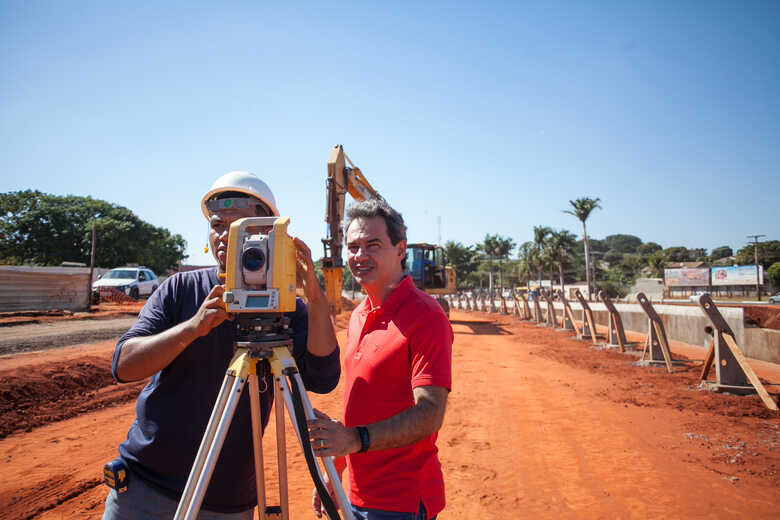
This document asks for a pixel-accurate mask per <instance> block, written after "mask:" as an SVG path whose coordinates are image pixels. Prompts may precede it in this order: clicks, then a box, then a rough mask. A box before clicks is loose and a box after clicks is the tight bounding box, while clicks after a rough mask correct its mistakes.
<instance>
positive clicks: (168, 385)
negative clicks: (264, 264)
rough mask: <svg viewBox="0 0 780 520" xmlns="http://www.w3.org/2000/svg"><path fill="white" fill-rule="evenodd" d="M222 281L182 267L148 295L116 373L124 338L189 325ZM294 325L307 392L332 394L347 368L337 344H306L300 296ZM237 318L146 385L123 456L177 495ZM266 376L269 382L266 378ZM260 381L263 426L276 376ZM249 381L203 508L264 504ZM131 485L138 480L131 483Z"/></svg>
mask: <svg viewBox="0 0 780 520" xmlns="http://www.w3.org/2000/svg"><path fill="white" fill-rule="evenodd" d="M217 284H218V281H217V270H216V267H214V268H211V269H200V270H197V271H189V272H185V273H178V274H176V275H174V276H172V277H170V278H168V279H167V280H165V282H163V284H162V285H161V286H160V287H159V288H158V289H157V290H156V291H155V292H154V293H153V294H152V295H151V296H150V297H149V300H148V301H147V302H146V305H144V308H143V309H142V310H141V312H140V314H139V315H138V321H136V322H135V324H134V325H133V326H132V327H131V328H130V330H129V331H127V332H126V333H125V334H124V335H123V336H122V337H121V338H120V339H119V342H118V343H117V346H116V350H115V351H114V359H113V362H112V365H111V371H112V373H113V374H114V378H115V379H117V381H119V378H118V377H117V373H116V364H117V359H119V355H120V352H121V350H122V345H123V344H124V342H125V341H126V340H127V339H129V338H132V337H136V336H150V335H153V334H158V333H160V332H163V331H165V330H167V329H169V328H170V327H173V326H174V325H177V324H179V323H182V322H184V321H186V320H188V319H189V318H191V317H192V316H194V315H195V313H196V312H197V311H198V308H199V307H200V305H201V304H202V303H203V301H204V300H205V299H206V296H207V295H208V293H209V291H211V289H212V287H214V286H215V285H217ZM288 316H290V318H291V324H290V328H291V329H292V330H293V334H292V339H293V357H294V358H295V362H296V364H297V365H298V370H299V372H300V374H301V378H302V379H303V382H304V385H305V386H306V389H307V390H310V391H312V392H316V393H327V392H330V391H331V390H333V389H334V388H335V387H336V385H337V384H338V380H339V376H340V374H341V367H340V364H339V353H338V349H336V351H335V352H333V353H332V354H330V355H328V356H324V357H319V356H315V355H314V354H311V353H310V352H309V351H308V350H307V348H306V340H307V328H308V327H307V324H308V321H307V320H308V318H307V311H306V306H305V305H304V303H303V301H301V300H300V299H298V300H297V302H296V309H295V312H293V313H289V314H288ZM234 330H235V322H231V321H225V322H223V323H222V324H221V325H219V326H218V327H215V328H214V329H212V330H211V332H210V333H209V334H207V335H206V336H202V337H200V338H198V339H196V340H195V341H193V342H192V343H191V344H190V345H189V346H188V347H187V348H185V349H184V350H183V351H182V352H181V353H180V354H179V355H178V356H177V357H176V359H174V360H173V361H172V362H171V363H170V364H169V365H168V366H167V367H165V368H164V369H163V370H161V371H160V372H157V373H156V374H154V375H153V376H152V378H151V380H150V381H149V384H148V385H146V387H145V388H144V389H143V390H142V391H141V393H140V395H139V396H138V402H137V404H136V420H135V421H134V422H133V424H132V426H130V431H129V432H128V433H127V439H126V440H125V441H124V442H123V443H122V444H120V445H119V454H120V455H121V457H122V458H123V459H124V460H125V461H126V462H127V464H128V466H129V467H130V470H131V471H132V472H133V474H134V476H138V477H139V478H142V479H143V480H144V481H146V482H148V483H149V484H150V485H151V486H153V487H155V488H156V489H158V490H160V491H161V492H162V493H164V494H166V495H168V496H169V497H171V498H172V499H174V500H177V501H178V500H179V498H180V496H181V492H182V491H183V490H184V486H185V485H186V483H187V477H188V476H189V472H190V469H191V467H192V464H193V462H194V461H195V456H196V454H197V452H198V447H199V446H200V442H201V439H202V438H203V434H204V432H205V429H206V425H207V423H208V421H209V417H210V416H211V411H212V409H213V407H214V403H215V401H216V399H217V394H218V393H219V389H220V387H221V386H222V381H223V379H224V377H225V372H226V371H227V367H228V364H229V362H230V359H231V358H232V356H233V332H234ZM266 382H267V384H266ZM266 382H264V381H263V380H261V381H260V390H261V391H263V390H264V389H266V388H267V390H266V391H264V392H262V393H261V394H260V408H261V413H262V423H263V429H265V426H266V424H267V423H268V417H269V414H270V411H271V405H272V404H273V382H272V381H271V378H270V377H268V378H267V379H266ZM248 392H249V386H248V385H247V386H246V388H245V389H244V392H243V393H242V395H241V398H240V400H239V404H238V408H237V409H236V412H235V415H234V416H233V420H232V422H231V426H230V428H229V430H228V434H227V437H226V438H225V443H224V445H223V447H222V451H221V453H220V456H219V460H218V461H217V464H216V467H215V468H214V473H213V475H212V477H211V480H210V483H209V487H208V490H207V492H206V495H205V497H204V500H203V506H202V507H203V508H204V509H207V510H211V511H217V512H225V513H231V512H238V511H245V510H247V509H250V508H251V507H253V506H255V505H256V504H257V492H256V489H255V468H254V457H253V445H252V422H251V415H250V406H249V396H248V395H247V394H248ZM130 485H132V483H130Z"/></svg>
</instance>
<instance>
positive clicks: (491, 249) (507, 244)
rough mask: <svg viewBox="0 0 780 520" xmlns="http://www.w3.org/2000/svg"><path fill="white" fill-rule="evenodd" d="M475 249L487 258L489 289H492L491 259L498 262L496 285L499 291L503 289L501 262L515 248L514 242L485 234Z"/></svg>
mask: <svg viewBox="0 0 780 520" xmlns="http://www.w3.org/2000/svg"><path fill="white" fill-rule="evenodd" d="M476 247H477V249H478V250H479V251H482V252H483V253H484V254H485V255H486V256H487V257H488V262H489V264H488V265H489V267H490V273H491V277H490V280H491V286H490V289H491V290H492V289H493V286H492V280H493V277H492V273H493V267H492V266H493V259H496V260H498V280H499V281H498V284H499V287H500V288H501V290H503V288H504V278H503V269H502V262H503V260H506V259H507V258H508V257H509V254H510V253H511V252H512V249H514V247H515V241H514V240H512V239H511V238H508V237H502V236H501V235H498V234H495V235H491V234H486V235H485V238H484V240H483V241H482V243H481V244H478V245H477V246H476Z"/></svg>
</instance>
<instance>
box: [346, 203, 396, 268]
mask: <svg viewBox="0 0 780 520" xmlns="http://www.w3.org/2000/svg"><path fill="white" fill-rule="evenodd" d="M373 217H382V218H383V219H384V221H385V225H386V226H387V236H388V237H389V238H390V243H391V244H393V245H396V244H397V243H398V242H400V241H401V240H406V224H404V218H403V217H402V216H401V214H400V213H398V212H397V211H396V210H394V209H393V208H392V207H391V206H390V204H388V203H387V202H385V201H384V200H380V199H371V200H364V201H362V202H355V203H354V204H351V205H350V206H349V207H348V208H347V218H346V221H345V222H344V242H345V243H346V241H347V230H348V229H349V225H350V224H352V221H353V220H355V219H357V218H373ZM401 268H402V269H403V270H404V271H405V270H406V255H403V256H402V257H401Z"/></svg>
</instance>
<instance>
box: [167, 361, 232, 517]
mask: <svg viewBox="0 0 780 520" xmlns="http://www.w3.org/2000/svg"><path fill="white" fill-rule="evenodd" d="M245 382H246V380H245V379H243V378H241V377H235V376H233V375H231V374H227V375H226V376H225V379H224V380H223V382H222V388H221V389H220V391H219V396H218V397H217V403H216V405H215V406H214V410H213V411H212V413H211V418H210V419H209V424H208V426H206V434H205V435H204V436H203V440H202V441H201V444H200V448H199V449H198V455H197V457H196V458H195V464H193V466H192V470H191V471H190V476H189V477H188V478H187V485H186V487H185V488H184V492H183V493H182V498H181V501H180V502H179V506H178V507H177V509H176V515H175V516H174V519H175V520H185V519H186V520H193V519H194V518H196V517H197V516H198V512H199V511H200V505H201V503H203V497H204V495H205V494H206V489H207V487H208V483H209V481H210V480H211V475H212V473H213V472H214V466H215V465H216V462H217V458H218V457H219V452H220V451H221V450H222V444H223V443H224V442H225V436H226V435H227V431H228V428H229V427H230V422H231V421H232V420H233V414H234V413H235V411H236V406H238V400H239V398H240V397H241V391H242V390H243V388H244V383H245Z"/></svg>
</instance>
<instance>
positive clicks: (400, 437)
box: [309, 386, 449, 457]
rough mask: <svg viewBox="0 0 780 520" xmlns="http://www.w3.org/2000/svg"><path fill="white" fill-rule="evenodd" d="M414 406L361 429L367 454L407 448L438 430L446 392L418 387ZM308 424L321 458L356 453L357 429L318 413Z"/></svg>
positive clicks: (317, 411) (358, 449)
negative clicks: (367, 441)
mask: <svg viewBox="0 0 780 520" xmlns="http://www.w3.org/2000/svg"><path fill="white" fill-rule="evenodd" d="M413 392H414V405H413V406H411V407H410V408H407V409H406V410H403V411H401V412H399V413H397V414H395V415H393V416H392V417H388V418H387V419H384V420H382V421H379V422H375V423H372V424H367V425H365V426H366V428H367V429H368V434H369V438H370V445H369V449H368V451H373V450H386V449H390V448H398V447H401V446H407V445H409V444H412V443H414V442H417V441H419V440H420V439H423V438H425V437H427V436H429V435H431V434H433V433H435V432H437V431H439V429H440V428H441V425H442V423H443V422H444V411H445V409H446V407H447V395H448V394H449V390H447V389H446V388H444V387H441V386H418V387H417V388H415V389H414V390H413ZM315 414H316V415H317V418H316V419H314V420H311V421H309V433H310V436H311V438H312V440H313V441H315V442H313V443H312V444H313V446H314V451H315V452H316V454H317V455H318V456H321V457H338V456H341V455H349V454H350V453H356V452H358V451H360V448H361V442H360V434H359V433H358V430H357V428H346V427H345V426H344V425H343V424H341V423H340V422H339V421H336V420H333V419H331V418H330V417H328V416H327V415H325V414H324V413H322V412H320V411H319V410H315Z"/></svg>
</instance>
